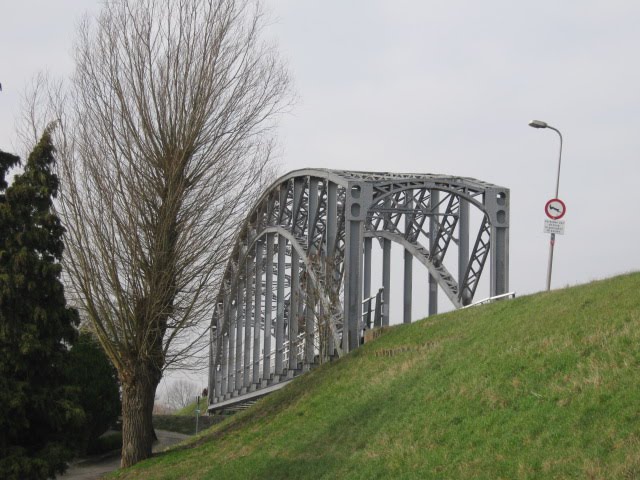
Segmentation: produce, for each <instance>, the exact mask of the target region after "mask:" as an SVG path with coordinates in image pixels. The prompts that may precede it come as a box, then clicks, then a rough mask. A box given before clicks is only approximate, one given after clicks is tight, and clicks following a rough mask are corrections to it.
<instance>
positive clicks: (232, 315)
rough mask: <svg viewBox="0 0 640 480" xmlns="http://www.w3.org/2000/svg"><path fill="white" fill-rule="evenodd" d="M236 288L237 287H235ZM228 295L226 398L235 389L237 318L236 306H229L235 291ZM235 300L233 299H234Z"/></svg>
mask: <svg viewBox="0 0 640 480" xmlns="http://www.w3.org/2000/svg"><path fill="white" fill-rule="evenodd" d="M236 288H237V286H236ZM231 292H232V293H229V303H230V305H229V342H228V343H229V361H228V362H227V365H228V367H227V368H228V372H229V373H228V375H227V379H228V382H227V395H226V397H230V396H232V395H233V391H234V390H235V389H236V353H235V352H236V333H237V318H236V313H237V310H238V305H237V304H233V305H232V304H231V299H232V297H233V296H234V295H235V291H233V290H232V291H231ZM234 300H235V299H234Z"/></svg>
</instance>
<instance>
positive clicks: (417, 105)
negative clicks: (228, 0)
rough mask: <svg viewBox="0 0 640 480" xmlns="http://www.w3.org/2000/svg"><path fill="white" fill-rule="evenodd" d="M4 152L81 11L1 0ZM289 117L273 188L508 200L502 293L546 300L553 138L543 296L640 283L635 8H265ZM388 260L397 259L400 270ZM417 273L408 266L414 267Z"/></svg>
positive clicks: (586, 0) (368, 4)
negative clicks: (342, 186)
mask: <svg viewBox="0 0 640 480" xmlns="http://www.w3.org/2000/svg"><path fill="white" fill-rule="evenodd" d="M0 5H1V9H0V11H1V15H2V28H1V29H0V82H1V83H2V85H3V91H2V92H0V148H1V149H3V150H12V148H13V144H12V138H13V123H14V122H13V118H14V115H15V114H16V113H17V107H18V99H19V96H20V94H21V92H22V91H23V89H24V87H25V84H26V82H28V81H29V79H30V78H31V77H32V76H33V75H34V74H35V73H36V72H37V71H38V70H39V69H47V70H49V71H50V72H51V73H53V74H56V75H68V74H69V73H70V72H71V70H72V62H71V56H70V54H71V51H72V50H71V49H72V40H73V37H74V31H75V25H76V23H77V21H78V18H79V17H80V15H81V14H82V13H83V12H84V11H87V10H88V11H89V12H90V13H91V12H94V13H95V12H96V11H97V10H98V9H99V5H100V2H97V1H89V0H57V1H55V2H52V1H50V0H49V1H44V0H38V1H35V0H24V1H22V2H15V1H8V0H2V1H1V3H0ZM266 5H267V7H268V8H269V10H270V11H271V13H272V15H273V17H274V23H273V26H272V27H271V28H270V30H269V32H268V34H269V35H270V36H272V37H273V38H275V39H277V41H278V43H279V46H280V51H281V52H282V55H283V57H284V58H285V59H286V61H287V63H288V65H289V68H290V71H291V74H292V77H293V79H294V82H295V87H296V92H297V95H298V98H299V100H298V103H297V106H296V107H295V108H294V110H293V111H292V113H291V114H289V115H287V116H286V117H284V118H283V119H282V122H281V129H280V133H279V143H280V150H281V156H280V159H279V160H280V163H281V170H282V173H285V172H286V171H289V170H293V169H298V168H303V167H324V168H339V169H354V170H371V171H397V172H406V171H409V172H411V171H413V172H422V173H440V174H453V175H460V176H469V177H475V178H478V179H481V180H485V181H487V182H491V183H494V184H498V185H502V186H505V187H507V188H509V189H510V190H511V232H510V236H511V237H510V238H511V240H510V245H511V272H510V273H511V282H510V283H511V285H510V287H511V289H512V290H515V291H517V293H518V294H526V293H532V292H535V291H539V290H542V289H544V288H545V281H546V268H547V255H548V244H549V236H548V235H546V234H544V233H543V221H544V212H543V208H544V204H545V202H546V200H548V199H549V198H551V197H552V196H553V192H554V188H555V175H556V168H557V157H558V144H559V142H558V136H557V135H556V134H555V132H553V131H551V130H536V129H532V128H530V127H528V126H527V123H528V122H529V120H531V119H534V118H535V119H540V120H544V121H546V122H548V123H549V124H551V125H553V126H555V127H556V128H558V129H559V130H561V131H562V133H563V135H564V139H565V144H564V151H563V165H562V177H561V183H560V197H561V198H562V199H563V200H564V201H565V202H566V205H567V212H568V213H567V215H566V217H565V218H566V234H565V235H564V236H559V237H558V241H557V244H556V255H555V261H554V276H553V287H554V288H557V287H562V286H565V285H570V284H576V283H584V282H587V281H589V280H592V279H596V278H603V277H607V276H611V275H614V274H618V273H622V272H627V271H632V270H638V269H640V249H639V248H638V247H637V243H638V238H640V225H639V222H638V217H639V215H638V211H639V208H640V207H639V201H640V194H639V193H638V190H637V188H636V184H637V183H638V181H639V180H640V163H639V161H638V160H639V152H640V65H639V63H640V55H639V54H638V47H639V46H640V28H638V25H639V24H640V2H637V1H633V0H628V1H616V0H607V1H602V0H597V1H595V0H580V1H578V0H575V1H570V0H565V1H557V0H553V1H547V0H539V1H535V2H514V1H512V0H510V1H507V0H505V1H495V0H487V1H484V2H478V1H471V0H470V1H446V2H445V1H437V2H436V1H426V0H423V1H419V0H404V1H403V0H394V1H390V0H389V1H381V0H380V1H374V0H367V1H365V0H360V1H345V0H341V1H336V0H322V1H311V0H308V1H303V0H267V1H266ZM397 260H398V261H400V258H397ZM414 270H417V267H416V268H414Z"/></svg>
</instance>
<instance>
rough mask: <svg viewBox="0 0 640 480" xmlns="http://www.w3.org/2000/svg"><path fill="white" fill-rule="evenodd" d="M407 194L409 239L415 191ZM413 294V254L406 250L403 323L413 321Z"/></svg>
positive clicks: (406, 233)
mask: <svg viewBox="0 0 640 480" xmlns="http://www.w3.org/2000/svg"><path fill="white" fill-rule="evenodd" d="M405 195H406V196H407V198H409V200H406V201H405V207H406V209H407V212H406V213H405V215H404V236H405V238H406V239H407V240H408V239H409V232H410V231H411V227H412V225H413V216H412V215H411V213H409V212H410V211H411V210H412V208H413V200H411V198H412V197H413V192H412V191H409V192H406V193H405ZM412 295H413V255H411V253H410V252H409V251H408V250H407V249H405V250H404V291H403V302H402V304H403V305H402V306H403V318H402V322H403V323H411V297H412Z"/></svg>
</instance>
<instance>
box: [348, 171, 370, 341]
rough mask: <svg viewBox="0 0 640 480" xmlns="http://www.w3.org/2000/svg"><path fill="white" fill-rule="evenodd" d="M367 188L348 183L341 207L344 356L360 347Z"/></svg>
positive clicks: (368, 196)
mask: <svg viewBox="0 0 640 480" xmlns="http://www.w3.org/2000/svg"><path fill="white" fill-rule="evenodd" d="M372 192H373V189H372V187H371V185H369V184H366V183H363V182H349V185H348V189H347V192H346V205H345V224H346V228H345V255H344V274H345V276H344V327H343V331H342V348H343V349H344V351H345V353H346V352H349V351H351V350H354V349H356V348H357V347H358V345H359V344H360V328H361V325H362V253H363V248H362V246H363V239H364V222H365V220H366V215H367V206H368V205H370V204H371V198H372V196H373V193H372Z"/></svg>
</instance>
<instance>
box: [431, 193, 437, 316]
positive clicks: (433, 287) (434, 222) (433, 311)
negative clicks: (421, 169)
mask: <svg viewBox="0 0 640 480" xmlns="http://www.w3.org/2000/svg"><path fill="white" fill-rule="evenodd" d="M439 203H440V192H439V191H438V190H431V197H430V199H429V206H430V208H429V210H430V217H429V252H430V253H431V252H433V251H434V249H435V246H436V235H437V232H438V224H439V219H438V208H439ZM437 313H438V281H437V280H436V278H435V277H434V276H433V275H429V316H431V315H436V314H437Z"/></svg>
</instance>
